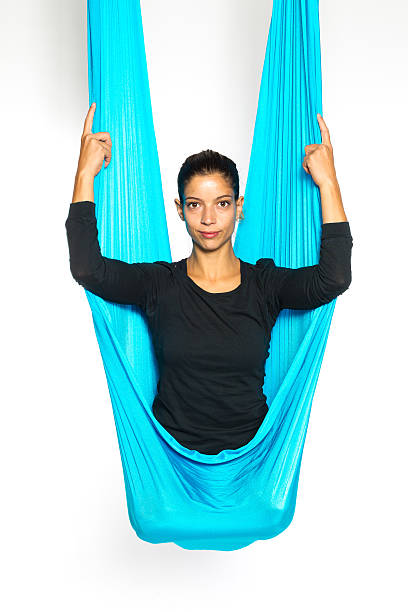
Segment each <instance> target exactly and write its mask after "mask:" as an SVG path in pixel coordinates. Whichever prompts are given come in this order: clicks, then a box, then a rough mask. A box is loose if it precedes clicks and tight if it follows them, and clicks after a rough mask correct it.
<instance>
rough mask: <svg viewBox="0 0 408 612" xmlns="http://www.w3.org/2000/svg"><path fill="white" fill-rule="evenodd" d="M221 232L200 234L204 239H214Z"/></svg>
mask: <svg viewBox="0 0 408 612" xmlns="http://www.w3.org/2000/svg"><path fill="white" fill-rule="evenodd" d="M219 233H220V232H200V234H201V235H202V236H204V238H214V237H215V236H217V235H218V234H219Z"/></svg>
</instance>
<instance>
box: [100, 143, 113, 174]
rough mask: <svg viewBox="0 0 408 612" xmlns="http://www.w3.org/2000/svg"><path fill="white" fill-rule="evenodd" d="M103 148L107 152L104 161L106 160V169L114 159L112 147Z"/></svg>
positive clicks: (104, 146)
mask: <svg viewBox="0 0 408 612" xmlns="http://www.w3.org/2000/svg"><path fill="white" fill-rule="evenodd" d="M101 147H102V149H103V150H104V151H105V157H104V160H105V168H106V167H107V166H108V165H109V163H110V161H111V159H112V151H111V148H110V147H108V146H106V145H104V144H101Z"/></svg>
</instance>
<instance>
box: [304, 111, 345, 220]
mask: <svg viewBox="0 0 408 612" xmlns="http://www.w3.org/2000/svg"><path fill="white" fill-rule="evenodd" d="M317 120H318V122H319V126H320V132H321V135H322V143H321V144H311V145H306V146H305V151H306V155H305V157H304V158H303V163H302V166H303V169H304V170H305V172H307V174H310V175H311V177H312V179H313V180H314V182H315V183H316V185H317V186H318V187H319V189H320V197H321V204H322V222H323V223H338V222H344V221H347V217H346V213H345V212H344V208H343V201H342V199H341V193H340V186H339V183H338V181H337V176H336V169H335V167H334V156H333V146H332V143H331V140H330V133H329V129H328V127H327V125H326V123H325V122H324V120H323V117H322V116H321V115H320V114H319V113H318V114H317Z"/></svg>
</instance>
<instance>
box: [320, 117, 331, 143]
mask: <svg viewBox="0 0 408 612" xmlns="http://www.w3.org/2000/svg"><path fill="white" fill-rule="evenodd" d="M317 120H318V122H319V126H320V132H321V134H322V144H325V145H328V146H331V140H330V132H329V128H328V127H327V125H326V123H325V121H324V119H323V117H322V116H321V114H320V113H317Z"/></svg>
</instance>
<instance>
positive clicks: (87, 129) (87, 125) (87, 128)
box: [82, 102, 96, 136]
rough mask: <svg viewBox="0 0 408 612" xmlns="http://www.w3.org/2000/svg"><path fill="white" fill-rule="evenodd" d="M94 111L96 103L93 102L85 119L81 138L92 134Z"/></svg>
mask: <svg viewBox="0 0 408 612" xmlns="http://www.w3.org/2000/svg"><path fill="white" fill-rule="evenodd" d="M95 109H96V103H95V102H93V103H92V104H91V106H90V107H89V110H88V114H87V115H86V117H85V122H84V130H83V132H82V136H85V135H86V134H92V123H93V118H94V114H95Z"/></svg>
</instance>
